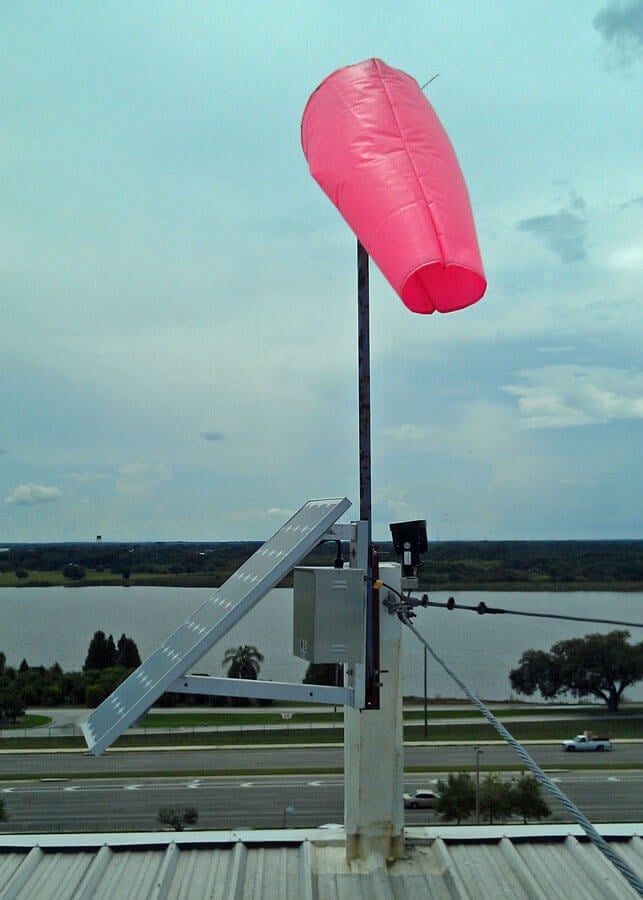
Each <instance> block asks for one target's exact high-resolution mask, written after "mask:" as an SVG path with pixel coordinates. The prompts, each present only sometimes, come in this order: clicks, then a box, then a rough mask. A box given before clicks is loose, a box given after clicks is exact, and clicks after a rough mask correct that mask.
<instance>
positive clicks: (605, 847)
mask: <svg viewBox="0 0 643 900" xmlns="http://www.w3.org/2000/svg"><path fill="white" fill-rule="evenodd" d="M395 593H398V592H397V591H395ZM398 595H399V594H398ZM397 615H398V618H399V619H400V621H401V622H403V623H404V625H406V626H407V628H410V630H411V631H412V632H413V634H414V635H415V636H416V638H417V639H418V640H419V641H420V642H421V643H422V644H424V646H425V647H426V649H427V650H428V651H429V653H430V654H431V656H432V657H433V659H434V660H435V661H436V662H437V663H439V664H440V665H441V666H442V668H443V669H444V671H445V672H446V673H447V675H449V676H450V677H451V678H452V679H453V680H454V681H455V682H456V684H457V685H458V686H459V687H460V688H461V689H462V690H463V691H464V693H465V694H466V696H467V698H468V699H469V700H470V701H471V702H472V703H473V704H474V705H475V706H476V707H477V708H478V709H479V710H480V712H481V713H482V715H483V716H484V717H485V719H487V720H488V721H489V722H490V723H491V725H492V726H493V727H494V728H495V730H496V731H497V732H498V734H500V735H501V736H502V737H503V738H504V739H505V740H506V741H507V743H508V744H510V745H511V746H512V747H513V748H514V750H515V751H516V752H517V753H518V755H519V756H520V757H521V758H522V759H523V760H524V762H525V763H526V764H527V766H528V767H529V768H530V769H531V771H532V772H533V773H534V775H535V776H536V779H537V780H538V781H539V782H540V783H541V784H543V785H544V786H545V787H546V788H547V790H548V791H549V792H550V793H551V794H552V795H553V796H554V797H555V798H556V799H557V800H559V801H560V803H562V804H563V806H564V807H565V809H566V810H567V811H568V812H569V813H571V815H572V816H573V817H574V819H575V820H576V822H578V824H579V825H580V826H581V828H582V829H583V830H584V832H585V834H586V835H587V836H588V837H589V839H590V840H591V841H592V843H593V844H595V846H597V847H598V849H599V850H600V851H601V853H603V854H604V855H605V856H606V857H607V859H608V860H609V861H610V862H611V863H612V864H613V865H614V866H615V867H616V868H617V869H618V870H619V872H620V873H621V875H622V876H623V877H624V878H625V879H626V880H627V882H628V883H629V884H630V885H631V886H632V888H633V889H634V890H635V891H636V892H637V893H638V895H639V896H640V897H643V879H641V878H640V877H639V876H638V875H637V874H636V872H635V871H634V869H632V867H631V866H630V865H629V864H628V863H627V862H626V861H625V860H624V859H623V858H622V857H621V855H620V854H619V853H617V852H616V851H615V850H614V848H613V847H611V846H610V845H609V844H608V843H607V841H606V840H605V838H604V837H603V836H602V835H601V834H599V832H598V831H597V830H596V829H595V828H594V826H593V825H592V823H591V822H590V821H589V819H588V818H587V816H586V815H585V814H584V813H583V812H582V811H581V810H580V809H579V808H578V807H577V806H576V805H575V804H574V803H572V801H571V800H570V799H569V797H567V796H566V795H565V794H563V792H562V791H561V790H560V788H558V787H557V786H556V785H555V784H554V782H553V781H552V780H551V778H549V776H548V775H546V774H545V773H544V772H543V770H542V769H541V768H540V766H539V765H538V764H537V763H536V762H535V761H534V760H533V759H532V758H531V756H530V755H529V754H528V753H527V751H526V750H525V748H524V747H523V746H522V744H520V743H519V742H518V741H517V740H516V739H515V738H514V737H513V735H512V734H510V732H509V731H507V729H506V728H505V726H504V725H503V724H502V722H500V721H498V719H496V717H495V716H494V714H493V713H492V712H491V710H490V709H488V708H487V707H486V706H485V704H484V703H483V702H482V700H480V699H478V697H476V695H475V694H474V693H473V691H471V690H470V689H469V688H468V687H467V685H466V684H465V683H464V682H463V681H461V680H460V678H458V676H457V675H456V674H455V672H452V671H451V669H450V668H449V667H448V665H447V664H446V663H445V662H444V660H442V659H441V658H440V657H439V656H438V654H437V653H436V652H435V650H433V648H432V647H431V646H430V645H429V644H428V643H427V641H425V640H424V638H423V637H422V635H421V634H420V633H419V631H418V630H417V629H416V628H415V627H414V626H413V625H412V624H411V621H410V619H409V617H408V609H406V608H404V607H403V606H400V608H399V610H398V611H397Z"/></svg>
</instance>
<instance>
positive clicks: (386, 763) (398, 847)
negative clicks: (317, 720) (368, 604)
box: [344, 563, 404, 861]
mask: <svg viewBox="0 0 643 900" xmlns="http://www.w3.org/2000/svg"><path fill="white" fill-rule="evenodd" d="M380 579H381V581H382V582H383V585H384V586H383V587H382V588H381V590H380V600H381V601H383V600H385V599H386V597H387V593H388V592H387V589H386V587H385V585H387V584H388V585H390V586H391V587H392V588H395V589H396V590H398V591H399V590H400V582H401V576H400V567H399V565H398V564H397V563H381V564H380ZM401 629H402V626H401V622H400V620H399V619H398V617H397V616H395V615H389V614H388V611H387V610H386V609H385V608H382V610H381V616H380V666H381V668H380V682H381V693H380V709H377V710H362V711H361V712H360V711H359V710H358V709H350V708H348V707H347V708H345V709H344V772H345V775H344V779H345V785H344V827H345V831H346V858H347V859H348V860H349V861H351V860H366V859H368V858H369V857H373V856H375V857H376V858H379V860H380V861H381V860H382V859H384V860H386V859H399V858H401V857H403V856H404V798H403V792H404V737H403V721H402V711H403V710H402V652H401V651H402V631H401Z"/></svg>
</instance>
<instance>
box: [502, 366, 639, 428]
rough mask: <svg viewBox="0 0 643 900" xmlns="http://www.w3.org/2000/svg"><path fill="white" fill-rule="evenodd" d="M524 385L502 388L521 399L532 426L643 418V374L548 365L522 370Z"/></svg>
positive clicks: (526, 419)
mask: <svg viewBox="0 0 643 900" xmlns="http://www.w3.org/2000/svg"><path fill="white" fill-rule="evenodd" d="M518 375H519V377H520V378H522V379H523V380H524V382H526V383H524V384H519V385H505V386H503V388H502V390H503V391H505V392H506V393H508V394H511V395H513V396H515V397H518V408H519V410H520V413H521V416H522V420H523V424H524V425H525V426H526V427H527V428H567V427H571V426H576V425H594V424H601V423H605V422H608V421H610V420H612V419H641V418H643V373H639V372H632V371H627V370H625V369H616V368H610V367H608V366H602V367H599V366H597V367H594V368H590V367H587V366H578V365H560V366H545V367H544V368H542V369H530V370H525V371H522V372H519V373H518Z"/></svg>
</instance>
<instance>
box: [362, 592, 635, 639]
mask: <svg viewBox="0 0 643 900" xmlns="http://www.w3.org/2000/svg"><path fill="white" fill-rule="evenodd" d="M377 585H379V587H385V588H387V589H388V590H389V591H391V593H392V594H395V596H396V597H399V598H400V600H401V601H402V603H404V604H405V605H407V606H408V607H409V608H410V607H413V606H435V607H437V608H439V609H448V610H454V609H464V610H468V611H469V612H476V613H478V615H479V616H484V615H492V616H499V615H507V616H530V617H532V618H538V619H565V620H567V621H570V622H588V623H589V624H590V625H623V626H624V627H625V628H643V622H619V621H618V620H617V619H586V618H585V617H584V616H564V615H562V614H560V613H537V612H523V611H522V610H519V609H500V608H499V607H496V606H487V604H486V603H485V602H484V600H481V601H480V603H478V605H477V606H467V605H466V604H464V603H459V604H458V603H456V602H455V600H454V598H453V597H449V599H448V600H447V602H446V603H438V602H437V601H435V600H429V598H428V595H427V594H423V595H422V599H421V600H414V599H413V598H412V597H411V595H410V593H409V594H402V593H401V591H398V590H396V589H395V588H392V587H391V586H390V584H384V583H383V582H382V581H379V582H378V583H377ZM377 585H376V586H377ZM413 615H415V614H413Z"/></svg>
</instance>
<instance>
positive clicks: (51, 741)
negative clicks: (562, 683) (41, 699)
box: [0, 716, 643, 758]
mask: <svg viewBox="0 0 643 900" xmlns="http://www.w3.org/2000/svg"><path fill="white" fill-rule="evenodd" d="M284 724H285V725H286V726H287V724H288V723H284ZM585 730H593V731H596V730H601V731H606V732H607V733H608V734H609V735H610V736H611V737H613V738H617V739H620V740H632V739H641V738H643V719H642V718H631V717H623V718H621V717H608V716H605V717H602V718H601V719H600V726H599V724H598V722H597V720H596V719H595V718H591V717H588V718H583V719H575V720H574V721H573V722H571V723H570V722H568V721H563V720H560V719H555V718H554V719H552V720H551V721H541V722H513V723H512V726H511V732H512V734H513V735H514V737H515V738H516V739H517V740H519V741H522V742H524V743H528V742H530V741H541V740H544V741H552V742H558V741H563V740H566V739H567V738H570V737H573V736H574V735H575V734H580V733H582V732H583V731H585ZM404 739H405V742H406V743H416V742H419V741H424V740H427V741H428V742H430V743H432V744H437V743H450V742H454V741H469V742H478V741H498V742H502V738H501V737H500V736H499V735H498V734H497V733H496V731H495V730H494V729H493V728H492V726H491V725H490V724H489V723H488V722H486V721H484V720H482V719H481V721H480V724H458V723H457V722H450V723H446V724H440V725H433V726H431V727H430V728H429V733H428V737H427V738H425V737H424V726H423V725H421V724H419V725H415V726H411V727H407V728H405V730H404ZM342 741H343V732H342V730H341V729H338V728H336V729H330V728H323V727H319V726H315V724H314V723H310V728H304V729H296V728H288V727H284V728H282V729H278V730H264V729H259V730H256V731H254V730H253V731H251V730H248V729H246V730H242V729H238V730H234V731H194V732H192V731H183V732H182V731H177V730H175V729H173V730H172V731H171V732H170V731H168V732H167V733H164V732H158V731H149V732H148V733H147V734H132V733H129V734H128V733H126V734H124V735H123V736H122V737H120V738H119V739H118V741H117V742H116V744H115V746H116V747H127V748H141V749H145V748H152V747H158V746H162V747H195V746H198V747H230V746H238V745H242V746H244V747H254V746H262V745H266V744H270V745H278V746H279V745H283V746H289V745H295V746H296V745H298V744H332V743H335V744H341V743H342ZM44 748H47V749H62V748H77V749H81V748H83V749H84V748H85V743H84V741H83V740H82V738H58V737H52V738H4V739H1V738H0V749H2V750H23V749H33V750H35V749H44ZM587 756H591V754H587ZM582 758H585V756H584V755H582Z"/></svg>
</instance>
